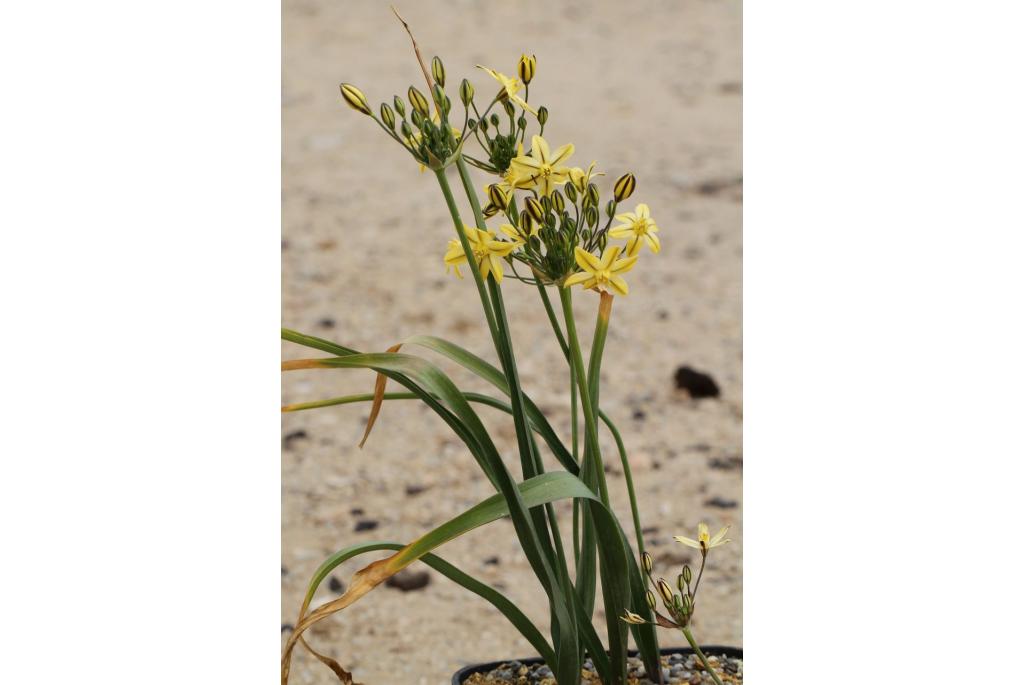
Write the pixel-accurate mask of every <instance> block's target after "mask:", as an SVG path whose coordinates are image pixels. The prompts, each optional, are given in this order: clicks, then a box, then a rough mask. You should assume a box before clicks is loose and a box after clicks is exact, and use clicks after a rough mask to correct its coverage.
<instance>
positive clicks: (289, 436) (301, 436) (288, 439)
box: [281, 428, 309, 450]
mask: <svg viewBox="0 0 1024 685" xmlns="http://www.w3.org/2000/svg"><path fill="white" fill-rule="evenodd" d="M308 437H309V434H308V433H306V431H304V430H303V429H301V428H300V429H299V430H297V431H292V432H291V433H286V434H285V436H284V438H282V439H281V443H282V444H283V445H284V448H285V449H286V450H290V449H291V448H292V443H293V442H295V441H296V440H305V439H307V438H308Z"/></svg>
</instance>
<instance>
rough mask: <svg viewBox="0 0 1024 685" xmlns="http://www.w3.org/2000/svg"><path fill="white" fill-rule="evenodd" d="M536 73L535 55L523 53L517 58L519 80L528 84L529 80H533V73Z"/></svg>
mask: <svg viewBox="0 0 1024 685" xmlns="http://www.w3.org/2000/svg"><path fill="white" fill-rule="evenodd" d="M536 73H537V56H536V55H530V56H529V57H527V56H526V55H523V56H522V57H520V58H519V80H520V81H522V82H523V83H525V84H527V85H529V83H530V81H532V80H533V75H534V74H536Z"/></svg>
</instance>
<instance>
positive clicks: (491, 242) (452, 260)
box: [444, 226, 518, 283]
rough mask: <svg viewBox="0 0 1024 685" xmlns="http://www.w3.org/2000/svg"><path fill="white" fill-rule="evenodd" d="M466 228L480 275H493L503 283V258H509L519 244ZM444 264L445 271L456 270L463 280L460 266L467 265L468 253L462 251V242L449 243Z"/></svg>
mask: <svg viewBox="0 0 1024 685" xmlns="http://www.w3.org/2000/svg"><path fill="white" fill-rule="evenodd" d="M464 228H465V230H466V239H467V240H468V241H469V245H470V249H471V250H472V251H473V257H474V259H476V263H477V266H478V267H479V268H480V275H481V276H483V277H484V278H487V276H488V275H489V274H491V273H493V274H494V280H496V281H497V282H498V283H501V278H502V276H504V272H503V271H502V268H501V259H502V257H507V256H508V255H509V253H511V252H512V250H514V249H516V247H518V244H517V243H514V242H513V243H509V242H506V241H504V240H498V236H496V235H495V234H494V231H487V230H483V229H480V228H473V227H470V226H464ZM444 263H445V271H448V270H449V269H451V268H454V269H455V275H456V276H458V277H459V278H462V274H461V273H460V272H459V264H465V263H466V252H465V251H464V250H463V249H462V243H461V242H460V241H458V240H449V241H448V252H446V253H445V255H444Z"/></svg>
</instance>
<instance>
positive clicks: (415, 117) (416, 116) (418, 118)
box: [409, 109, 425, 128]
mask: <svg viewBox="0 0 1024 685" xmlns="http://www.w3.org/2000/svg"><path fill="white" fill-rule="evenodd" d="M409 118H410V119H412V125H413V126H415V127H416V128H423V122H424V121H425V120H424V118H423V115H422V114H420V112H419V110H418V109H414V110H413V111H412V116H411V117H409Z"/></svg>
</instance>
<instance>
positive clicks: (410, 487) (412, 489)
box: [405, 484, 427, 497]
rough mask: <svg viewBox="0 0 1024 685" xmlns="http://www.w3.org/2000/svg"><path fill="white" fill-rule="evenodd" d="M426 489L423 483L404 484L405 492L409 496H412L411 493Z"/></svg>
mask: <svg viewBox="0 0 1024 685" xmlns="http://www.w3.org/2000/svg"><path fill="white" fill-rule="evenodd" d="M426 489H427V486H425V485H416V484H413V485H406V486H405V494H407V495H409V496H410V497H412V496H413V495H418V494H420V493H421V492H423V491H424V490H426Z"/></svg>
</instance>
